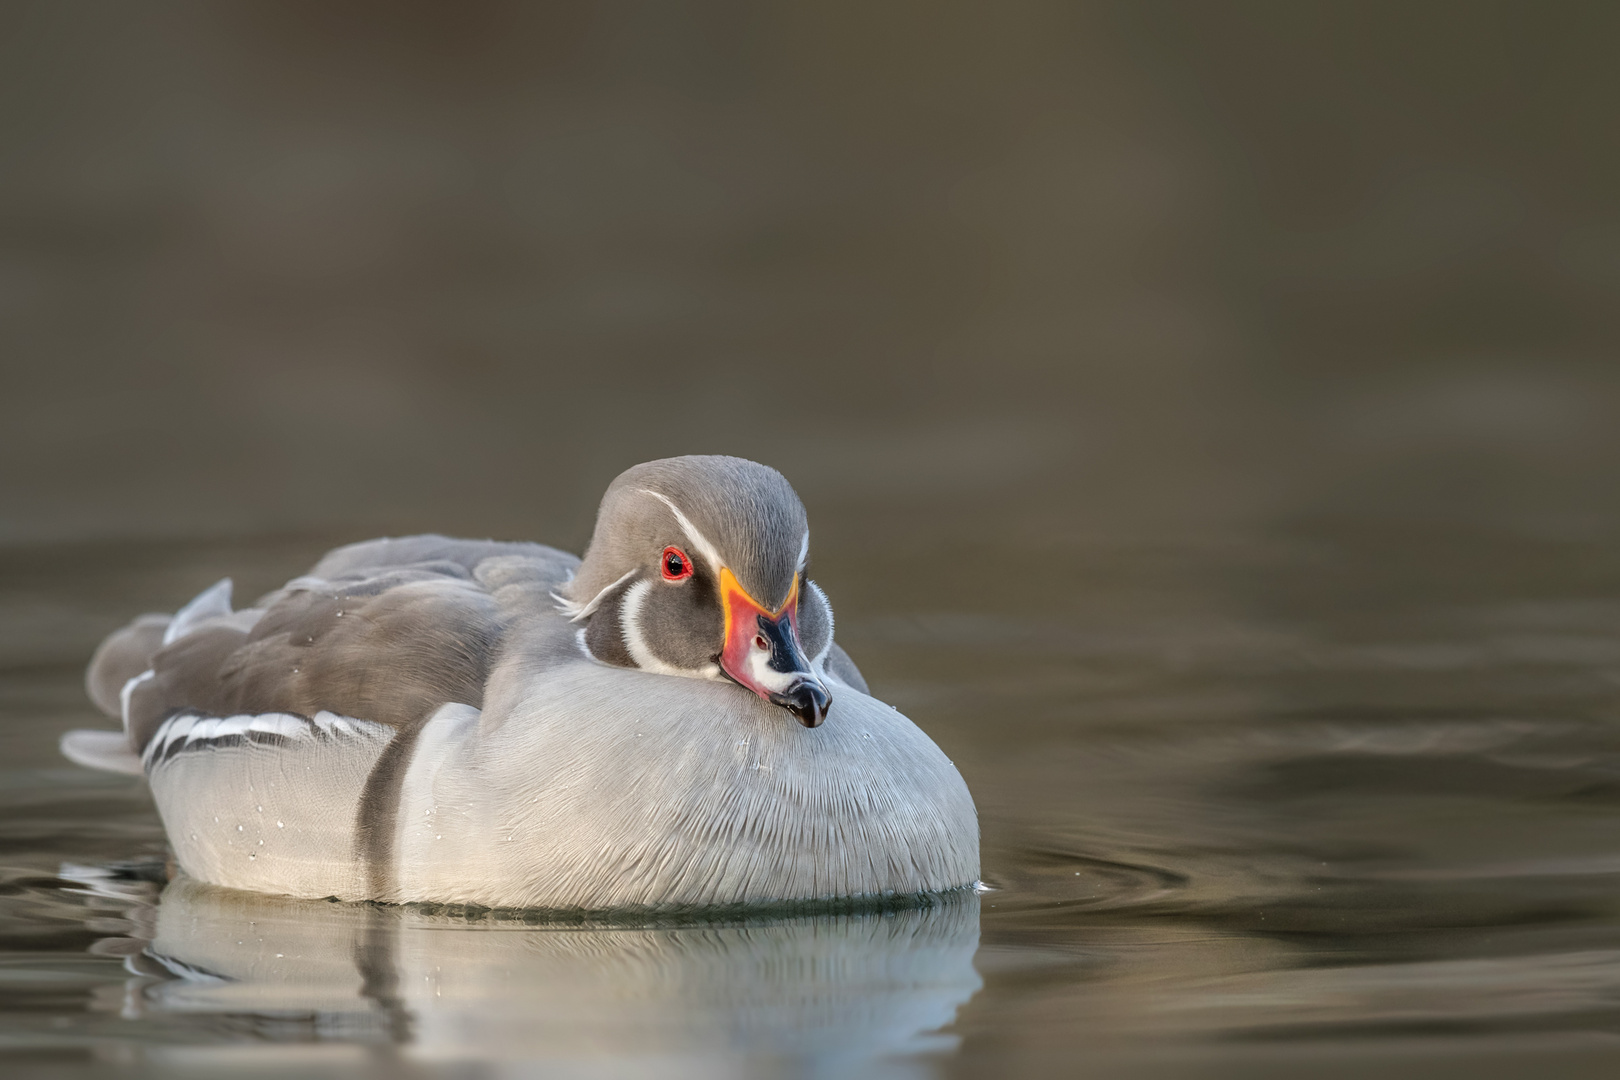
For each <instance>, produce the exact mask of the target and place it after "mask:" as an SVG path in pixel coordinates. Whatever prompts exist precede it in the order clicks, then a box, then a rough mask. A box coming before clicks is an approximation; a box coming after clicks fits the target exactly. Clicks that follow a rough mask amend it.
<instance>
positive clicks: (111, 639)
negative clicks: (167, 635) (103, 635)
mask: <svg viewBox="0 0 1620 1080" xmlns="http://www.w3.org/2000/svg"><path fill="white" fill-rule="evenodd" d="M169 621H170V617H169V616H168V615H142V616H140V617H139V618H137V619H136V620H135V621H134V622H132V623H130V624H129V625H128V626H126V627H124V628H123V629H122V630H115V631H114V632H113V633H111V634H109V635H108V636H107V640H106V641H103V642H102V643H101V647H100V648H98V649H97V650H96V654H95V655H94V656H92V657H91V658H90V667H89V668H88V669H87V670H86V671H85V673H84V688H85V690H87V691H88V692H89V694H90V700H91V701H93V702H95V703H96V708H98V709H100V710H101V711H102V712H104V713H106V714H107V715H108V716H113V717H117V718H118V719H120V720H122V719H123V715H124V712H123V703H122V701H121V700H120V695H121V694H122V693H123V690H124V684H125V683H127V682H129V680H131V679H133V678H134V677H135V676H137V675H139V674H140V673H141V672H143V671H145V670H146V669H147V668H149V667H151V666H152V657H153V656H154V655H155V654H156V653H157V651H158V650H159V649H160V648H162V647H163V634H164V631H166V630H167V629H168V628H169Z"/></svg>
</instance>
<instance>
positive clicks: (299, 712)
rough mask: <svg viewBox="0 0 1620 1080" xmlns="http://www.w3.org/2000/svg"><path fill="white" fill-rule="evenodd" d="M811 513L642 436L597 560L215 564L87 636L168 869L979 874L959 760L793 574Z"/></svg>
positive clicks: (906, 879)
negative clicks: (643, 455)
mask: <svg viewBox="0 0 1620 1080" xmlns="http://www.w3.org/2000/svg"><path fill="white" fill-rule="evenodd" d="M809 552H810V537H809V530H808V527H807V523H806V518H805V511H804V507H803V505H802V504H801V503H800V501H799V498H798V496H797V495H796V494H795V493H794V491H793V489H792V487H791V486H789V484H788V482H787V481H786V480H785V479H784V478H783V477H782V475H781V474H780V473H778V472H776V471H775V470H774V469H770V468H767V467H765V466H763V465H758V464H755V463H753V462H750V461H744V460H742V459H739V458H731V457H680V458H670V459H666V460H662V461H654V462H649V463H647V464H644V465H638V466H636V467H635V468H632V469H630V470H628V471H627V472H625V473H623V474H622V475H620V476H619V477H618V478H617V479H616V480H615V481H614V482H613V483H612V485H611V486H610V487H609V488H608V490H607V494H606V495H605V496H604V497H603V500H602V504H601V508H600V510H599V512H598V515H597V521H596V530H595V533H594V535H593V537H592V539H591V543H590V547H589V548H588V550H587V552H586V555H585V558H584V559H583V560H580V559H578V558H575V557H574V556H573V555H569V554H567V553H565V552H562V551H558V550H556V549H554V548H549V547H544V546H541V545H539V544H529V543H497V542H493V541H478V540H453V539H447V538H445V537H442V536H413V537H406V538H403V539H384V540H370V541H365V542H363V543H358V544H352V545H350V546H348V547H342V548H338V549H337V550H335V551H333V552H331V553H330V554H328V555H327V556H326V557H325V558H323V559H322V560H321V561H320V562H319V563H318V564H316V566H315V568H314V569H313V570H311V571H310V573H309V574H308V575H306V576H304V577H299V578H295V579H294V580H292V581H290V582H288V583H287V584H286V585H285V586H284V587H282V588H281V589H278V590H276V591H275V592H272V593H270V594H269V595H267V596H265V597H263V598H262V599H260V600H259V601H258V602H256V603H255V604H254V605H253V606H252V607H248V608H244V609H242V610H236V611H233V610H232V609H231V604H230V595H231V594H230V582H229V580H226V581H222V582H220V583H219V584H217V585H215V586H213V587H212V588H210V589H207V590H205V591H204V592H203V593H202V594H201V595H199V596H198V597H196V599H194V600H192V601H191V602H190V603H189V604H187V605H186V606H185V607H184V608H182V609H181V610H180V611H179V612H178V613H177V614H175V615H174V616H172V617H170V616H157V615H145V616H141V617H140V618H138V619H136V620H135V621H134V622H133V623H131V624H130V625H129V626H128V627H126V628H124V629H122V630H120V631H118V632H116V633H114V634H113V635H112V636H111V637H109V638H108V639H107V640H106V641H105V642H103V643H102V645H101V647H100V649H99V650H98V651H97V652H96V655H95V657H94V658H93V659H92V661H91V663H90V669H89V672H88V675H87V682H88V686H89V690H90V695H91V697H92V699H93V700H94V701H95V702H96V704H97V705H99V706H100V707H101V708H102V709H103V710H104V711H105V712H107V713H108V714H109V715H111V716H117V717H121V718H122V720H123V730H122V731H121V732H112V731H75V732H70V733H69V734H68V735H67V736H66V737H64V739H63V744H62V749H63V752H64V753H65V754H66V755H67V756H68V757H69V758H71V759H72V760H74V761H76V762H78V763H80V764H83V765H88V766H91V767H95V768H102V769H111V770H114V771H123V772H131V773H144V775H145V776H146V778H147V781H148V783H149V784H150V786H151V790H152V795H153V798H154V800H155V801H156V803H157V807H158V811H159V813H160V814H161V815H162V818H163V823H164V827H165V828H166V829H167V831H168V836H169V840H170V842H171V844H172V846H173V849H174V854H175V856H176V859H177V861H178V864H179V866H180V868H181V869H182V870H183V871H184V872H185V873H187V874H189V875H190V876H192V877H194V878H197V879H200V880H203V881H207V882H212V883H214V884H218V885H225V886H232V887H235V888H241V889H251V890H258V891H261V892H269V893H279V894H284V895H289V896H299V897H336V898H338V899H343V900H379V901H387V902H409V901H435V902H443V903H462V904H476V905H483V906H489V907H539V908H553V909H562V908H588V909H608V908H618V907H667V906H686V905H714V904H735V903H754V902H773V901H786V902H793V901H806V900H818V899H833V898H849V897H868V896H883V895H889V894H912V893H930V892H939V891H945V890H951V889H957V888H962V887H966V886H970V885H972V884H973V883H974V882H975V881H976V879H977V878H978V874H979V833H978V821H977V817H976V814H975V811H974V806H973V800H972V797H971V796H970V795H969V793H968V789H967V786H966V785H965V784H964V783H963V781H962V778H961V776H960V775H959V774H958V773H957V771H956V769H955V767H954V766H953V765H952V764H951V762H950V761H949V760H947V758H946V757H945V755H944V754H943V753H942V752H941V751H940V749H939V748H938V747H937V746H935V745H934V743H933V742H932V741H931V740H930V739H929V738H928V736H926V735H925V734H923V732H922V731H921V730H919V729H918V728H917V726H916V725H914V724H913V723H912V722H911V721H910V720H908V719H906V717H904V716H902V715H901V714H900V713H899V712H897V711H896V710H895V709H894V708H892V707H891V706H889V705H885V704H884V703H883V702H881V701H878V700H877V699H876V698H873V697H871V696H870V694H869V693H868V690H867V686H866V683H865V681H864V680H863V679H862V677H861V674H860V671H859V670H858V669H857V668H856V666H855V665H854V663H852V662H851V661H850V658H849V657H848V656H847V655H846V654H845V653H844V651H843V650H842V649H840V648H839V647H838V645H837V644H836V643H835V642H834V640H833V616H832V607H831V605H830V604H829V603H828V601H827V597H826V595H825V594H824V593H823V592H822V591H821V589H820V588H819V587H817V585H816V584H815V583H814V582H813V581H811V580H809V579H808V578H807V577H806V574H805V566H806V561H807V559H808V556H809Z"/></svg>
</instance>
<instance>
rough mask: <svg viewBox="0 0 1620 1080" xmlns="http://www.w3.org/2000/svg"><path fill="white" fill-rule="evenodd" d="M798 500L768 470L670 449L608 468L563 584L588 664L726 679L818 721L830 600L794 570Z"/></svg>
mask: <svg viewBox="0 0 1620 1080" xmlns="http://www.w3.org/2000/svg"><path fill="white" fill-rule="evenodd" d="M809 554H810V531H809V526H808V524H807V523H806V521H805V513H804V505H803V504H802V503H801V502H799V497H798V495H796V494H795V493H794V491H793V488H792V487H791V486H790V485H789V484H788V482H787V480H786V479H785V478H784V477H783V476H782V474H781V473H779V472H777V471H776V470H775V469H772V468H768V467H766V466H764V465H758V464H755V463H754V462H752V461H745V460H743V459H742V458H734V457H678V458H665V459H664V460H662V461H650V462H648V463H647V464H645V465H637V466H636V467H635V468H633V469H630V470H628V471H626V472H624V473H621V474H620V475H619V477H618V479H616V480H614V481H613V483H612V484H611V485H609V487H608V490H607V494H606V495H604V496H603V497H602V506H601V509H600V510H598V511H597V516H596V532H595V534H594V535H593V536H592V537H591V544H590V547H589V549H588V550H587V551H586V553H585V561H584V562H583V563H581V564H580V567H579V571H578V573H577V574H575V576H574V579H573V580H572V581H571V582H569V584H568V585H567V587H566V588H565V589H564V591H563V595H562V597H561V598H562V600H563V602H564V607H565V610H567V611H568V612H569V614H571V615H572V617H573V618H574V620H575V621H576V622H579V623H582V624H583V625H584V630H583V633H582V640H583V641H584V644H585V647H586V649H587V650H588V651H589V652H590V653H591V655H592V656H594V657H595V658H596V659H598V660H600V661H602V662H604V663H609V664H617V665H620V666H623V667H638V668H641V669H643V670H645V671H655V672H659V673H660V674H665V675H683V676H686V677H689V678H697V679H720V680H730V681H732V682H735V683H737V684H738V685H739V686H742V687H744V688H746V689H748V690H751V691H753V692H754V693H756V694H758V695H759V696H760V697H762V698H764V699H765V700H766V701H769V702H771V703H772V704H775V705H780V706H782V707H783V708H784V709H786V710H788V711H789V712H791V713H792V714H793V715H794V716H796V717H798V718H799V721H800V722H801V723H803V724H804V725H805V726H806V727H816V726H817V725H819V724H820V723H821V722H822V720H824V719H826V716H827V707H828V706H829V705H830V704H831V700H832V699H831V695H830V694H829V693H828V691H827V685H826V680H825V678H824V677H823V675H822V664H823V662H824V660H825V658H826V655H827V651H828V649H829V648H830V647H831V644H832V609H831V607H830V606H829V605H828V603H827V598H826V596H825V595H824V594H823V593H822V592H821V590H820V589H819V588H817V587H816V586H815V584H814V583H813V582H811V581H809V580H808V579H807V578H806V576H805V561H806V560H807V559H808V557H809Z"/></svg>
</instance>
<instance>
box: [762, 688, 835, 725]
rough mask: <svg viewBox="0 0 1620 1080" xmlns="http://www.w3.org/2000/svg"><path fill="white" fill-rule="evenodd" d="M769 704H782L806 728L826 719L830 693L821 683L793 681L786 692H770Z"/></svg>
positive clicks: (829, 704) (830, 698)
mask: <svg viewBox="0 0 1620 1080" xmlns="http://www.w3.org/2000/svg"><path fill="white" fill-rule="evenodd" d="M771 704H773V705H780V706H782V708H784V709H786V710H787V711H788V712H790V713H792V714H793V715H794V716H796V717H798V718H799V723H801V724H803V725H804V726H805V727H807V728H812V727H820V726H821V722H822V721H823V720H825V719H827V709H828V708H829V707H830V706H831V705H832V695H831V694H829V693H827V688H826V687H825V686H822V685H821V683H819V682H815V681H812V680H809V679H806V680H805V681H803V682H800V683H795V684H794V685H793V686H792V687H791V688H790V689H788V691H787V692H786V693H781V694H772V695H771Z"/></svg>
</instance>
